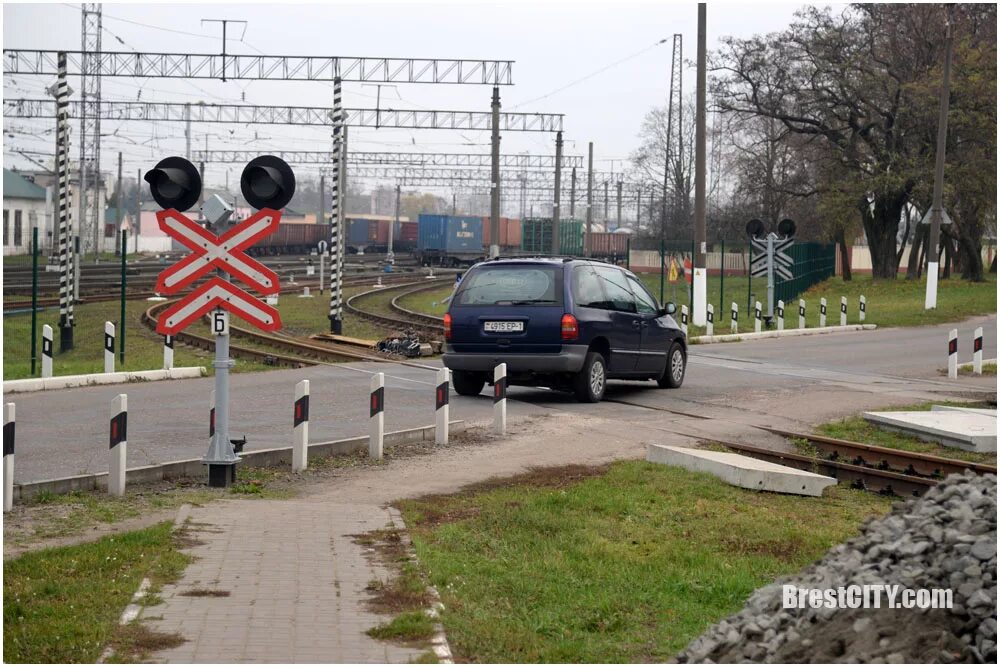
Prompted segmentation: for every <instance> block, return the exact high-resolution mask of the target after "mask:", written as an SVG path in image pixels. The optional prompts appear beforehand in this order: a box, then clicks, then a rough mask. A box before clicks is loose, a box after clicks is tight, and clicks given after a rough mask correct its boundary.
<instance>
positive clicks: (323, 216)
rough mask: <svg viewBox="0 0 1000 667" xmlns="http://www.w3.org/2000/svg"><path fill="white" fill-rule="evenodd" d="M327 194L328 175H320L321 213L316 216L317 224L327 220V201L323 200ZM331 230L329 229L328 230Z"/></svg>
mask: <svg viewBox="0 0 1000 667" xmlns="http://www.w3.org/2000/svg"><path fill="white" fill-rule="evenodd" d="M325 196H326V175H325V174H320V175H319V213H318V214H317V216H316V224H317V225H322V224H324V223H325V222H326V202H325V201H323V197H325ZM328 231H329V230H328Z"/></svg>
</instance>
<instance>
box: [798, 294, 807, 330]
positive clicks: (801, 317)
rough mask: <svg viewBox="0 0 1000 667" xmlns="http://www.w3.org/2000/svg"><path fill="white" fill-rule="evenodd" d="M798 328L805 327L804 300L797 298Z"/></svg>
mask: <svg viewBox="0 0 1000 667" xmlns="http://www.w3.org/2000/svg"><path fill="white" fill-rule="evenodd" d="M799 328H800V329H805V328H806V300H805V299H799Z"/></svg>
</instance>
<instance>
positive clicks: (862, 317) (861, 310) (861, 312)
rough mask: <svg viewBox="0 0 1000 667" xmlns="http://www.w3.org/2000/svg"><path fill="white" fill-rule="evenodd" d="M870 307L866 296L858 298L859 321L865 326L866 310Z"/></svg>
mask: <svg viewBox="0 0 1000 667" xmlns="http://www.w3.org/2000/svg"><path fill="white" fill-rule="evenodd" d="M867 307H868V302H867V301H866V300H865V295H864V294H862V295H861V296H860V297H859V298H858V320H859V321H860V322H861V323H862V324H864V322H865V310H866V308H867Z"/></svg>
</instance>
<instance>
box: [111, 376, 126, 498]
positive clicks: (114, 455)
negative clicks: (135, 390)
mask: <svg viewBox="0 0 1000 667" xmlns="http://www.w3.org/2000/svg"><path fill="white" fill-rule="evenodd" d="M110 445H111V456H110V459H109V462H108V493H110V494H111V495H113V496H123V495H125V456H126V450H127V448H128V395H127V394H118V395H117V396H115V397H114V398H113V399H111V440H110Z"/></svg>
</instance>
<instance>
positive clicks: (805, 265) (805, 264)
mask: <svg viewBox="0 0 1000 667" xmlns="http://www.w3.org/2000/svg"><path fill="white" fill-rule="evenodd" d="M785 254H786V255H790V256H791V258H792V260H794V262H795V263H794V264H793V265H792V276H793V277H792V279H791V280H777V281H776V282H775V286H774V298H775V300H778V299H780V300H782V301H784V302H785V303H790V302H791V301H792V299H794V298H796V297H797V296H798V295H799V294H802V292H805V291H806V290H807V289H809V288H810V287H812V286H813V285H815V284H816V283H819V282H822V281H824V280H826V279H827V278H830V277H832V276H833V274H834V272H835V271H836V268H837V246H836V245H834V244H832V243H795V244H793V245H792V247H791V248H789V249H788V250H786V251H785Z"/></svg>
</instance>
